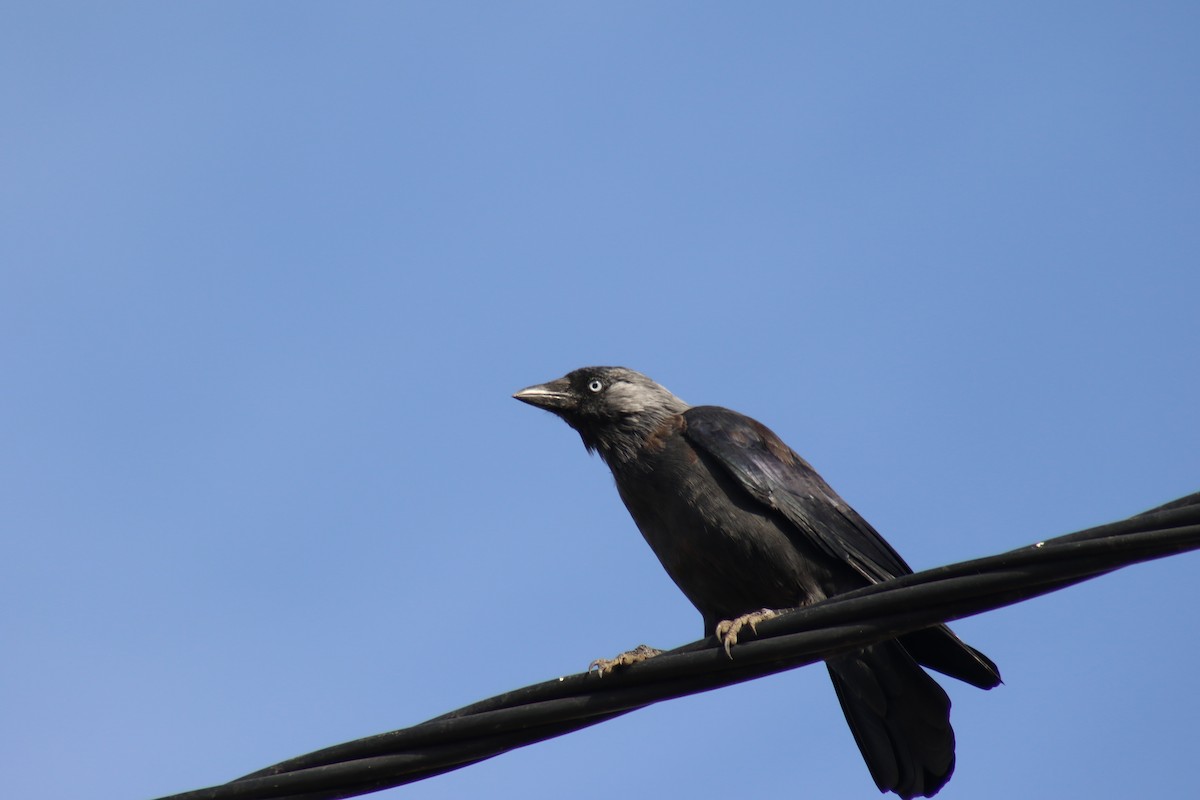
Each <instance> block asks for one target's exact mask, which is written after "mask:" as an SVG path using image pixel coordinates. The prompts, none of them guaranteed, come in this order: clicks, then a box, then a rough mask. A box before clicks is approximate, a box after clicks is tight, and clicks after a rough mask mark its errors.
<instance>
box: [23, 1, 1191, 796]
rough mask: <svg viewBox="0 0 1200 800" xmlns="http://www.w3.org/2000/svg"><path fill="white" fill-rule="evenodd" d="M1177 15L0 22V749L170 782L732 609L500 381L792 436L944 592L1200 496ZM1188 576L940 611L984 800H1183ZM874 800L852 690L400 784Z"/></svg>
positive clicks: (1019, 12) (839, 7)
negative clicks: (679, 577)
mask: <svg viewBox="0 0 1200 800" xmlns="http://www.w3.org/2000/svg"><path fill="white" fill-rule="evenodd" d="M1198 32H1200V6H1197V5H1196V4H1194V3H1169V2H1162V3H1143V4H1134V3H1121V4H1117V3H1107V2H1088V3H1055V4H1046V3H1008V4H1003V7H992V8H983V7H982V6H981V5H979V4H962V3H950V2H941V3H921V4H914V3H862V4H858V3H856V4H833V3H827V4H820V5H817V4H803V5H802V4H792V3H754V4H714V3H686V4H684V3H669V4H668V3H611V2H610V3H593V4H586V5H584V4H575V3H549V2H544V3H403V4H401V3H327V4H314V3H307V2H289V3H282V2H273V3H271V2H263V3H142V4H130V3H103V4H95V3H54V2H46V3H22V4H16V3H10V4H8V5H6V6H5V7H4V9H3V10H0V108H2V109H3V115H2V116H0V441H2V443H3V444H2V447H0V535H2V536H3V540H4V543H5V544H4V557H3V558H2V559H0V641H2V647H3V653H4V656H3V658H2V659H0V761H2V763H3V764H4V778H3V781H2V783H3V785H4V790H3V793H4V794H5V795H6V796H9V797H21V798H50V799H51V800H57V798H72V799H73V798H84V797H86V798H93V799H95V800H109V799H110V798H111V799H112V800H117V799H118V798H120V799H121V800H130V799H134V800H136V799H137V798H149V797H152V796H157V795H161V794H166V793H169V792H177V791H182V790H185V789H190V788H197V787H200V786H207V785H211V784H214V783H219V782H223V781H225V780H228V779H231V778H233V777H236V776H237V775H240V774H244V773H246V772H249V771H252V770H254V769H257V768H259V767H262V766H265V765H267V764H270V763H273V762H276V761H279V760H282V759H284V758H287V757H290V756H294V755H298V754H300V753H304V752H308V751H310V750H314V749H317V748H319V747H323V746H325V745H330V744H335V743H338V742H342V741H345V740H348V739H354V738H358V737H360V736H365V735H368V734H373V733H378V732H381V731H386V730H391V729H394V728H399V727H404V726H407V725H410V724H413V723H416V722H420V721H422V720H424V719H426V718H428V717H431V716H435V715H437V714H440V713H442V712H444V711H447V710H450V709H453V708H457V707H459V706H462V705H465V704H467V703H469V702H472V701H474V700H477V699H480V698H483V697H486V696H489V695H492V694H495V693H497V692H500V691H503V690H507V689H510V688H515V687H518V686H523V685H526V684H529V683H533V682H536V681H540V680H544V679H547V678H552V677H554V676H557V675H561V674H565V673H569V672H576V671H579V670H581V669H583V668H584V667H585V666H586V665H587V663H588V662H589V661H590V660H591V659H593V658H596V657H598V656H605V655H612V654H614V653H616V652H617V651H619V650H622V649H625V648H627V647H630V646H632V645H635V644H638V643H639V642H649V643H651V644H654V645H657V646H660V647H668V646H675V645H678V644H682V643H684V642H687V641H691V640H693V639H695V638H698V637H699V636H700V635H701V633H702V631H701V630H700V619H699V615H698V614H697V613H696V612H695V611H694V610H693V609H692V608H691V607H690V606H689V605H688V603H687V601H686V600H685V599H684V598H683V596H682V595H681V594H679V592H678V591H677V590H676V588H675V587H674V585H673V584H671V582H670V581H669V579H668V578H667V577H666V575H665V574H664V573H663V572H662V571H661V568H660V567H659V565H658V563H657V561H656V560H655V559H654V557H653V555H652V554H651V553H650V551H649V549H648V548H647V547H646V545H645V544H644V542H643V541H642V540H641V538H640V536H639V535H638V533H637V531H636V529H635V528H634V526H633V524H632V522H631V521H630V520H629V518H628V516H627V514H626V512H625V510H624V509H623V507H622V506H621V504H620V501H619V499H618V497H617V495H616V493H615V491H614V490H613V487H612V482H611V479H610V477H609V476H608V474H607V472H606V470H605V469H604V467H603V465H602V464H601V463H600V462H599V461H598V460H597V459H590V458H588V457H587V455H586V454H585V452H584V450H583V448H582V447H581V446H580V443H579V441H578V437H577V436H576V435H575V434H574V433H573V432H572V431H570V430H569V429H568V428H567V427H566V426H564V425H563V424H562V423H560V422H559V421H557V420H555V419H554V418H553V417H551V416H550V415H548V414H545V413H543V412H540V411H537V410H535V409H531V408H529V407H527V406H524V405H522V404H520V403H517V402H516V401H514V400H512V399H511V398H510V394H511V393H512V392H513V391H515V390H517V389H519V388H521V387H523V386H526V385H529V384H531V383H535V382H540V381H543V380H547V379H550V378H554V377H557V376H558V375H560V374H562V373H564V372H566V371H567V370H569V369H572V368H574V367H578V366H583V365H586V364H596V363H609V364H623V365H626V366H631V367H634V368H637V369H640V370H642V371H644V372H646V373H648V374H650V375H651V376H653V377H654V378H656V379H657V380H659V381H660V382H662V383H663V384H665V385H666V386H668V387H669V388H671V389H672V390H673V391H674V392H675V393H676V394H678V395H680V396H681V397H683V398H684V399H686V400H688V401H689V402H692V403H713V404H719V405H726V406H730V407H733V408H736V409H738V410H740V411H743V412H745V413H748V414H751V415H752V416H754V417H756V418H758V419H760V420H762V421H763V422H765V423H766V424H767V425H769V426H771V427H772V428H773V429H774V430H776V431H777V432H778V433H779V434H780V435H781V436H782V437H783V438H784V440H785V441H787V442H788V443H789V444H791V445H792V446H793V447H794V448H795V449H796V450H798V451H799V452H800V453H801V454H803V455H804V456H805V457H806V458H808V459H809V460H810V461H811V462H813V464H814V465H815V466H816V467H817V468H818V469H819V470H820V471H821V472H822V473H823V474H824V475H825V477H826V478H827V479H828V480H829V481H830V483H832V484H833V486H834V487H835V488H837V489H838V490H839V492H840V493H841V494H842V495H843V496H844V497H845V498H846V499H847V500H849V501H850V502H851V503H852V504H854V505H855V506H856V507H857V508H858V510H859V511H860V512H862V513H863V514H864V516H866V517H867V518H868V519H870V520H871V521H872V522H873V523H874V524H875V526H876V527H878V528H879V529H880V531H882V532H883V533H884V535H885V536H887V537H888V539H889V540H890V541H891V542H892V543H893V544H894V545H895V546H896V548H897V549H898V550H899V551H900V552H901V553H903V554H904V555H905V556H906V558H907V559H908V560H909V561H910V562H911V563H912V564H913V566H914V567H916V568H918V569H920V568H924V567H931V566H936V565H938V564H943V563H949V562H952V561H957V560H961V559H964V558H968V557H973V556H981V555H988V554H991V553H995V552H1000V551H1002V550H1006V549H1009V548H1013V547H1017V546H1020V545H1024V544H1028V543H1030V542H1033V541H1037V540H1038V539H1041V538H1046V537H1049V536H1053V535H1057V534H1061V533H1067V532H1069V531H1072V530H1076V529H1079V528H1082V527H1086V526H1089V525H1093V524H1098V523H1102V522H1107V521H1110V520H1113V519H1117V518H1121V517H1125V516H1128V515H1130V514H1133V513H1135V512H1138V511H1141V510H1143V509H1145V508H1148V507H1150V506H1153V505H1157V504H1159V503H1162V502H1165V501H1168V500H1171V499H1173V498H1175V497H1178V496H1180V495H1183V494H1187V493H1189V492H1193V491H1197V490H1200V412H1198V403H1197V396H1198V394H1200V368H1198V361H1200V358H1198V356H1197V353H1198V351H1200V321H1198V318H1197V299H1198V298H1200V146H1198V143H1200V108H1198V106H1200V47H1197V44H1196V42H1197V33H1198ZM1198 570H1200V557H1197V556H1195V555H1187V556H1182V557H1178V558H1175V559H1170V560H1167V561H1163V562H1158V563H1155V564H1151V565H1145V566H1140V567H1134V568H1131V569H1128V570H1125V571H1123V572H1121V573H1118V574H1115V575H1111V576H1108V577H1105V578H1102V579H1099V580H1097V581H1094V582H1092V583H1089V584H1086V585H1084V586H1080V587H1077V588H1073V589H1070V590H1067V591H1064V592H1061V593H1059V594H1057V595H1054V596H1052V597H1047V598H1043V599H1039V600H1036V601H1032V602H1029V603H1026V604H1023V605H1021V606H1018V607H1014V608H1010V609H1006V610H1001V611H999V612H996V613H992V614H988V615H985V616H981V617H977V618H974V619H971V620H966V621H963V622H962V623H959V624H958V625H957V626H956V627H957V629H958V630H959V631H960V632H961V633H962V634H963V636H964V638H966V639H968V640H969V641H970V642H971V643H972V644H974V645H976V646H978V647H979V648H980V649H982V650H984V651H985V652H987V653H988V654H989V655H990V656H992V657H993V658H994V659H995V660H996V661H997V662H998V663H999V665H1000V667H1001V669H1002V671H1003V674H1004V678H1005V681H1006V685H1004V686H1003V687H1000V688H998V689H996V690H995V691H992V692H988V693H984V692H980V691H978V690H976V689H973V688H971V687H968V686H965V685H962V684H956V683H954V682H953V681H948V680H947V681H946V686H947V689H948V690H949V692H950V694H951V696H952V698H953V700H954V704H955V706H954V716H953V719H954V724H955V728H956V730H957V732H958V740H959V749H958V772H957V775H956V776H955V778H954V779H953V780H952V781H951V783H950V785H949V786H948V788H947V789H946V790H945V792H944V793H943V794H942V795H941V796H942V797H945V798H947V800H952V799H953V798H971V799H972V800H987V799H988V798H1011V797H1014V796H1019V797H1022V798H1027V799H1030V800H1032V799H1033V798H1061V797H1066V796H1071V797H1130V796H1140V797H1180V796H1184V795H1185V794H1187V793H1189V792H1192V791H1194V789H1195V777H1194V761H1195V752H1196V746H1197V744H1198V743H1200V742H1198V735H1197V732H1196V730H1197V729H1196V724H1195V720H1196V719H1197V718H1198V717H1200V692H1197V690H1196V681H1195V665H1196V662H1197V660H1198V659H1200V642H1198V637H1197V625H1196V621H1195V615H1194V611H1195V608H1196V595H1195V581H1196V575H1197V571H1198ZM631 793H633V794H638V795H642V794H652V795H657V796H663V797H674V796H694V797H740V796H754V797H812V798H817V797H822V798H824V797H830V798H850V797H863V798H869V797H874V796H875V788H874V785H873V784H872V783H871V780H870V776H869V775H868V773H867V770H866V768H865V767H864V766H863V764H862V762H861V759H860V757H859V754H858V752H857V749H856V748H855V746H854V743H853V740H852V738H851V736H850V733H849V731H848V730H847V728H846V725H845V723H844V721H843V719H842V716H841V713H840V712H839V710H838V708H837V703H836V699H835V698H834V694H833V691H832V689H831V687H830V686H829V681H828V678H827V676H826V675H825V673H824V670H823V669H820V668H816V669H805V670H800V671H798V672H793V673H790V674H786V675H782V676H778V677H775V678H772V679H769V680H764V681H760V682H757V683H754V684H751V685H746V686H740V687H737V688H733V689H729V690H723V691H719V692H714V693H710V694H708V695H705V696H701V697H694V698H688V699H685V700H680V701H675V702H670V703H665V704H661V705H659V706H656V707H654V708H652V709H648V710H645V711H642V712H639V713H636V714H633V715H630V716H627V717H625V718H622V719H620V720H617V721H614V722H611V723H608V724H605V725H602V726H599V727H596V728H593V729H591V730H588V731H585V732H582V733H579V734H575V735H571V736H568V737H565V738H562V739H558V740H555V741H552V742H548V743H543V744H539V745H536V746H533V747H529V748H526V749H524V750H521V751H518V752H515V753H511V754H508V755H505V756H501V757H499V758H496V759H493V760H491V761H489V762H487V763H484V764H481V765H478V766H474V767H471V768H468V769H465V770H461V771H459V772H456V773H452V774H449V775H446V776H443V777H439V778H436V779H433V780H430V781H427V782H425V783H421V784H417V785H414V786H411V787H408V788H404V789H400V790H393V791H392V792H390V793H386V794H384V795H382V797H387V798H401V797H403V798H421V799H425V798H462V797H515V796H522V797H535V798H536V797H545V798H557V797H562V796H566V795H569V796H572V797H576V798H585V799H586V798H595V799H597V800H599V799H601V798H603V799H604V800H610V799H611V798H613V797H620V796H625V795H627V794H631Z"/></svg>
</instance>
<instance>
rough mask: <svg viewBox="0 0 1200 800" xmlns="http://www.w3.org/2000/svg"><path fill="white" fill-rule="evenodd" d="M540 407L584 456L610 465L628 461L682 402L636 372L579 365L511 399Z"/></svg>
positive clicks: (679, 410) (680, 408)
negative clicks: (574, 435)
mask: <svg viewBox="0 0 1200 800" xmlns="http://www.w3.org/2000/svg"><path fill="white" fill-rule="evenodd" d="M513 397H515V398H516V399H518V400H520V401H521V402H523V403H529V404H530V405H531V406H537V407H538V408H544V409H545V410H547V411H550V412H552V413H554V414H557V415H558V416H559V417H562V419H563V421H565V422H566V423H567V424H568V425H570V426H571V427H572V428H574V429H575V430H576V431H578V432H579V436H580V437H581V438H582V439H583V444H584V446H585V447H586V448H587V449H588V452H593V451H595V452H598V453H600V456H601V458H603V459H604V460H605V462H607V463H608V464H609V465H610V466H612V465H613V464H614V463H623V462H625V461H628V460H630V459H632V458H634V457H635V456H636V455H637V452H638V451H639V450H640V449H641V448H642V445H644V444H645V442H646V440H647V439H648V438H649V437H650V436H651V435H653V434H654V433H655V432H656V431H658V430H659V429H660V428H661V427H662V425H663V424H665V423H666V422H667V421H668V420H669V419H670V418H671V417H673V416H675V415H677V414H681V413H683V412H684V411H686V410H687V408H688V405H687V403H685V402H683V401H682V400H680V399H679V398H678V397H676V396H675V395H673V394H671V393H670V392H669V391H667V390H666V389H664V388H663V387H662V386H659V385H658V384H657V383H655V382H654V381H652V380H650V379H649V378H647V377H646V376H645V375H643V374H642V373H640V372H634V371H633V370H631V369H626V368H625V367H584V368H582V369H577V370H575V371H573V372H568V373H567V374H566V375H564V376H563V377H561V378H559V379H558V380H553V381H550V382H549V383H542V384H538V385H537V386H530V387H529V388H527V389H522V390H521V391H519V392H517V393H516V394H514V395H513Z"/></svg>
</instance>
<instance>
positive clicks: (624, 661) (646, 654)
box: [588, 644, 662, 678]
mask: <svg viewBox="0 0 1200 800" xmlns="http://www.w3.org/2000/svg"><path fill="white" fill-rule="evenodd" d="M661 652H662V650H659V649H657V648H654V647H650V646H649V645H645V644H639V645H638V646H637V647H635V648H633V649H632V650H626V651H625V652H624V653H621V654H620V655H619V656H617V657H616V658H597V659H596V660H595V661H593V662H592V663H591V664H588V672H589V673H590V672H592V671H593V670H594V671H595V672H596V674H597V675H599V676H600V677H601V678H603V677H604V676H605V675H607V674H608V673H610V672H612V671H613V670H614V669H616V668H617V667H627V666H629V665H630V664H636V663H638V662H639V661H645V660H646V659H648V658H654V657H655V656H656V655H658V654H659V653H661Z"/></svg>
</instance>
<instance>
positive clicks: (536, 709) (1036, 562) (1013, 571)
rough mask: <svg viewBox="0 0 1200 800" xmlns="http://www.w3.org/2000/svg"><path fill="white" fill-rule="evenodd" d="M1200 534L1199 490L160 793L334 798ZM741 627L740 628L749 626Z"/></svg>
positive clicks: (248, 799) (1005, 598) (1069, 581)
mask: <svg viewBox="0 0 1200 800" xmlns="http://www.w3.org/2000/svg"><path fill="white" fill-rule="evenodd" d="M1198 548H1200V493H1196V494H1193V495H1189V496H1188V497H1184V498H1180V499H1179V500H1176V501H1174V502H1172V503H1168V504H1166V505H1164V506H1159V507H1158V508H1156V509H1152V510H1151V511H1147V512H1145V513H1143V514H1139V515H1137V516H1134V517H1130V518H1129V519H1126V520H1121V521H1119V522H1114V523H1110V524H1108V525H1101V526H1098V527H1095V528H1089V529H1087V530H1084V531H1080V532H1078V533H1073V534H1069V535H1067V536H1060V537H1057V538H1055V539H1050V540H1047V541H1045V542H1040V543H1038V544H1035V545H1031V546H1029V547H1023V548H1020V549H1017V550H1013V551H1010V552H1008V553H1002V554H1000V555H995V556H989V557H987V558H979V559H974V560H971V561H964V562H960V563H958V564H951V565H948V566H944V567H936V568H934V569H930V570H925V571H923V572H918V573H915V574H912V575H906V576H903V577H901V578H896V579H894V580H890V581H886V582H884V583H879V584H875V585H872V586H868V587H865V588H863V589H859V590H857V591H854V592H849V593H846V594H843V595H839V596H837V597H835V598H831V599H829V600H826V601H824V602H821V603H818V604H815V605H812V606H808V607H806V608H801V609H796V610H794V611H791V612H788V613H787V614H783V615H781V616H779V617H775V618H774V619H770V620H766V621H764V622H762V623H760V624H759V626H758V634H757V635H756V636H754V635H752V634H751V635H750V640H749V641H744V642H741V643H739V644H738V645H737V646H736V647H735V648H734V651H733V654H734V657H733V658H732V659H730V658H729V657H727V656H726V655H725V652H724V650H723V649H722V648H721V647H720V646H719V645H718V644H717V642H716V640H715V638H711V637H710V638H708V639H703V640H700V641H697V642H692V643H691V644H688V645H685V646H683V647H680V648H677V649H675V650H672V651H670V652H668V653H664V654H662V655H660V656H657V657H655V658H653V659H650V660H649V661H645V662H642V663H640V664H636V665H634V666H631V667H628V668H625V669H622V670H618V671H617V672H615V673H611V674H609V675H607V676H605V677H604V678H599V677H597V676H596V675H589V674H576V675H569V676H566V677H563V678H559V679H557V680H551V681H546V682H544V683H539V684H534V685H532V686H526V687H524V688H522V689H516V690H514V691H510V692H505V693H504V694H500V695H497V696H495V697H492V698H488V699H487V700H482V701H480V702H477V703H473V704H471V705H469V706H465V707H464V708H460V709H457V710H456V711H451V712H449V713H447V714H443V715H442V716H440V717H436V718H434V719H431V720H428V721H426V722H423V723H421V724H419V725H414V726H412V727H410V728H404V729H401V730H396V731H391V732H389V733H382V734H378V735H375V736H368V737H366V738H363V739H357V740H355V741H352V742H346V743H345V744H340V745H335V746H333V747H328V748H325V749H323V750H318V751H315V752H313V753H309V754H307V755H303V756H299V757H297V758H292V759H289V760H287V761H283V762H280V763H279V764H275V765H273V766H271V767H267V768H266V769H263V770H259V771H258V772H255V773H253V774H251V775H247V776H244V777H242V778H239V779H237V780H235V781H232V782H230V783H226V784H223V785H220V786H214V787H211V788H207V789H198V790H196V791H191V792H184V793H182V794H177V795H171V796H170V797H166V798H160V800H234V799H235V798H236V799H237V800H338V799H339V798H346V797H355V796H358V795H361V794H367V793H369V792H374V791H379V790H381V789H386V788H389V787H393V786H400V785H403V784H406V783H412V782H414V781H418V780H423V779H425V778H428V777H432V776H434V775H439V774H442V773H444V772H448V771H450V770H453V769H458V768H460V767H464V766H467V765H468V764H473V763H476V762H478V761H483V760H485V759H487V758H491V757H492V756H496V755H499V754H500V753H504V752H507V751H508V750H512V749H514V748H517V747H523V746H525V745H528V744H532V743H534V742H538V741H542V740H544V739H549V738H553V737H555V736H561V735H563V734H565V733H570V732H571V731H576V730H580V729H582V728H586V727H589V726H591V725H596V724H598V723H600V722H604V721H606V720H609V719H612V718H614V717H617V716H620V715H622V714H627V713H629V712H630V711H633V710H636V709H638V708H644V707H645V706H648V705H652V704H654V703H657V702H661V701H663V700H668V699H672V698H675V697H682V696H684V695H688V694H696V693H698V692H704V691H709V690H712V689H716V688H719V687H722V686H729V685H732V684H735V683H741V682H743V681H747V680H752V679H754V678H760V677H763V676H765V675H770V674H773V673H776V672H782V671H784V670H788V669H794V668H796V667H799V666H803V665H805V664H811V663H814V662H817V661H823V660H825V659H826V658H828V657H830V656H834V655H837V654H839V653H842V652H844V651H847V650H854V649H857V648H860V647H863V646H864V645H867V644H870V643H872V642H877V641H881V640H884V639H891V638H894V637H896V636H898V635H901V634H904V633H910V632H912V631H916V630H920V629H922V628H927V627H929V626H931V625H936V624H938V623H942V622H949V621H952V620H955V619H960V618H962V617H965V616H970V615H973V614H979V613H982V612H984V611H989V610H992V609H996V608H1000V607H1002V606H1006V605H1011V604H1013V603H1017V602H1021V601H1023V600H1028V599H1030V598H1032V597H1037V596H1039V595H1042V594H1047V593H1049V592H1053V591H1057V590H1059V589H1063V588H1065V587H1067V586H1071V585H1073V584H1076V583H1079V582H1081V581H1085V580H1089V579H1091V578H1094V577H1098V576H1099V575H1103V574H1105V573H1107V572H1111V571H1112V570H1114V569H1118V568H1120V567H1124V566H1129V565H1131V564H1135V563H1139V562H1142V561H1148V560H1151V559H1156V558H1162V557H1165V556H1168V555H1173V554H1176V553H1182V552H1186V551H1189V550H1195V549H1198ZM744 633H746V634H749V632H748V631H744Z"/></svg>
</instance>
